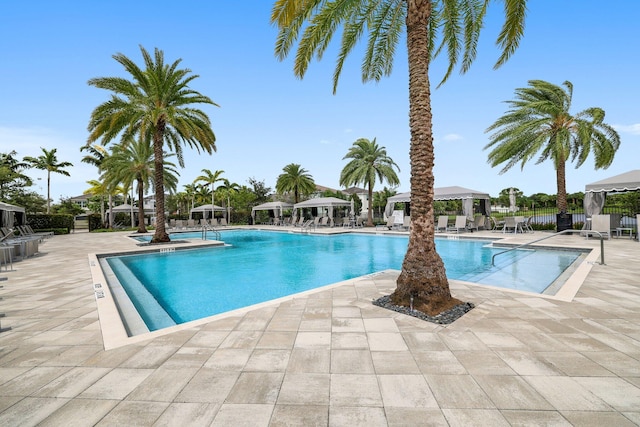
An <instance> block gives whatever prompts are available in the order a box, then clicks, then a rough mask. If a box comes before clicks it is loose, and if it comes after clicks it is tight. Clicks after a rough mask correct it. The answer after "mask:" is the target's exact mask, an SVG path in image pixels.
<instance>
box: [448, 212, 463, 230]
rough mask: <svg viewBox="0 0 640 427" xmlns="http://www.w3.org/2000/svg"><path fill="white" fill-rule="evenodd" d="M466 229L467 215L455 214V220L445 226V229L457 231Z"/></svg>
mask: <svg viewBox="0 0 640 427" xmlns="http://www.w3.org/2000/svg"><path fill="white" fill-rule="evenodd" d="M466 229H467V217H466V216H465V215H458V216H456V222H455V224H453V226H452V227H449V228H447V231H455V232H456V233H459V232H460V231H465V230H466Z"/></svg>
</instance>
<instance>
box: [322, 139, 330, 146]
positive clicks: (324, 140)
mask: <svg viewBox="0 0 640 427" xmlns="http://www.w3.org/2000/svg"><path fill="white" fill-rule="evenodd" d="M320 144H325V145H330V144H331V141H329V140H326V139H321V140H320Z"/></svg>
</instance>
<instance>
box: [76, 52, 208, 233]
mask: <svg viewBox="0 0 640 427" xmlns="http://www.w3.org/2000/svg"><path fill="white" fill-rule="evenodd" d="M140 51H141V52H142V57H143V59H144V64H145V69H141V68H140V67H138V65H136V64H135V63H134V62H133V61H132V60H131V59H129V58H128V57H126V56H125V55H123V54H121V53H118V54H116V55H114V56H113V59H115V60H116V61H117V62H118V63H120V64H121V65H122V66H123V67H124V69H125V71H127V72H128V73H130V74H131V76H132V77H133V80H132V81H130V80H127V79H124V78H120V77H99V78H94V79H91V80H89V85H91V86H95V87H97V88H100V89H106V90H109V91H111V92H113V94H112V96H111V99H110V100H109V101H107V102H105V103H103V104H100V105H99V106H98V107H96V108H95V109H94V110H93V112H92V113H91V118H90V120H89V126H88V130H89V132H90V134H89V138H88V143H92V142H94V141H97V140H98V139H102V142H103V143H104V144H108V143H109V142H110V141H111V140H113V139H114V138H115V137H116V136H118V135H120V134H122V140H123V141H127V140H130V139H131V138H135V137H137V136H138V135H140V136H141V137H142V138H144V139H145V140H146V139H147V138H148V139H149V140H151V141H153V154H154V169H153V170H154V189H155V201H156V206H155V209H156V230H155V234H154V236H153V238H152V239H151V242H152V243H160V242H168V241H169V235H168V234H167V232H166V229H165V217H164V216H165V215H164V181H163V178H164V162H163V158H164V148H165V144H166V146H167V147H168V149H169V150H168V151H169V152H175V154H176V155H177V157H178V162H179V165H180V166H181V167H184V161H183V157H182V144H185V145H188V146H189V147H191V148H196V150H198V152H200V150H201V149H202V150H203V151H205V152H206V153H208V154H212V153H213V152H214V151H215V150H216V145H215V142H216V137H215V135H214V133H213V130H212V129H211V121H210V120H209V117H208V116H207V114H206V113H205V112H204V111H202V110H200V109H197V108H194V107H193V106H192V105H193V104H209V105H214V106H217V104H215V103H214V102H213V101H212V100H211V99H210V98H209V97H207V96H204V95H202V94H200V93H199V92H197V91H195V90H193V89H191V88H190V87H189V84H190V83H191V82H192V81H193V80H194V79H196V78H197V77H198V75H195V74H191V70H189V69H188V68H178V66H179V65H180V62H181V59H178V60H176V61H174V62H173V63H172V64H165V62H164V53H163V52H162V51H161V50H159V49H157V48H156V49H155V51H154V53H155V55H154V56H151V55H150V54H149V53H148V52H147V51H146V50H145V49H144V48H143V47H142V46H140Z"/></svg>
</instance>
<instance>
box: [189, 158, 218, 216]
mask: <svg viewBox="0 0 640 427" xmlns="http://www.w3.org/2000/svg"><path fill="white" fill-rule="evenodd" d="M223 173H224V171H221V170H217V171H215V172H211V171H210V170H209V169H202V175H200V176H198V177H197V178H196V179H195V181H193V182H194V184H195V183H196V182H203V183H205V184H211V209H213V205H215V203H214V201H215V199H214V194H215V188H214V186H215V184H216V182H218V181H222V179H223V178H222V177H221V175H222V174H223ZM211 216H212V217H213V210H212V211H211Z"/></svg>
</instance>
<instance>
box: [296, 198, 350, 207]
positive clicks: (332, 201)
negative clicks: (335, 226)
mask: <svg viewBox="0 0 640 427" xmlns="http://www.w3.org/2000/svg"><path fill="white" fill-rule="evenodd" d="M325 206H351V202H350V201H349V200H342V199H338V198H337V197H316V198H315V199H309V200H305V201H304V202H300V203H296V204H295V205H293V207H294V208H296V209H298V208H312V207H325Z"/></svg>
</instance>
